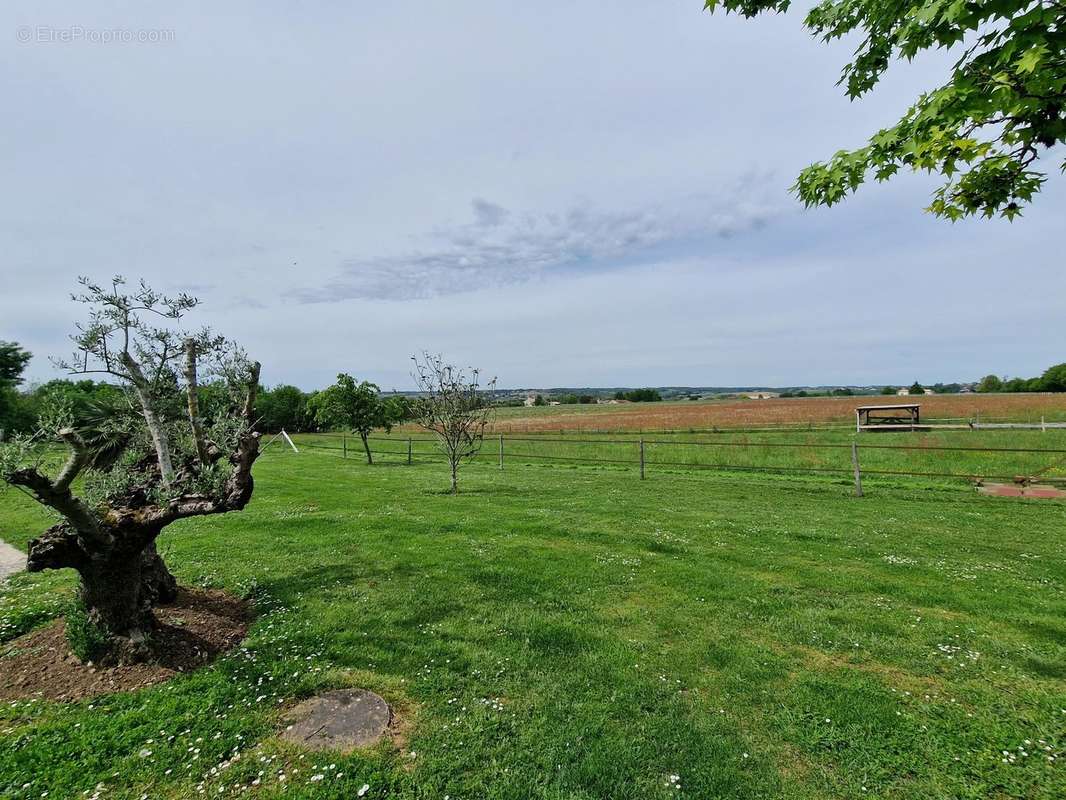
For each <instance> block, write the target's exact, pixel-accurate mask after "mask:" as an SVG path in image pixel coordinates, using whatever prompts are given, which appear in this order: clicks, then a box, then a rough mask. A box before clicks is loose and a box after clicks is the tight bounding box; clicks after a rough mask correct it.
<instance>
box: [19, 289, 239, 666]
mask: <svg viewBox="0 0 1066 800" xmlns="http://www.w3.org/2000/svg"><path fill="white" fill-rule="evenodd" d="M80 283H81V285H82V287H83V291H82V293H81V294H79V295H76V296H75V297H74V299H75V300H76V301H78V302H81V303H84V304H86V305H87V306H89V308H90V309H91V311H90V317H89V322H88V323H87V324H84V325H78V332H77V333H76V334H74V335H73V336H72V337H71V339H72V340H73V341H74V343H75V345H76V347H77V352H76V353H75V355H74V356H73V357H72V358H71V359H69V360H62V361H57V362H56V363H57V365H58V366H61V367H63V368H65V369H67V370H68V371H69V372H70V373H73V374H88V373H103V374H106V375H109V376H110V377H111V378H113V379H115V380H117V381H118V382H119V383H120V384H121V386H122V387H123V388H124V389H125V393H124V396H123V398H122V400H121V401H120V403H118V404H115V405H113V406H102V407H101V408H100V409H99V411H100V413H98V414H96V415H95V416H93V415H92V414H89V415H80V418H76V417H75V414H74V412H73V409H72V408H71V406H70V405H68V404H66V403H63V402H57V403H55V404H53V405H52V406H51V407H50V408H48V409H46V410H45V413H43V414H42V417H41V420H40V430H39V431H38V433H37V434H36V435H34V436H32V437H21V438H18V439H16V440H14V441H12V442H11V443H10V444H7V445H5V446H4V447H3V449H2V450H0V477H2V478H3V479H4V480H5V481H6V482H7V483H9V484H11V485H13V486H16V487H19V488H21V489H24V490H27V491H28V492H29V493H31V494H32V495H33V497H34V498H35V499H36V500H37V501H38V502H40V503H42V504H43V505H45V506H47V507H48V508H50V509H51V510H53V511H54V512H56V513H57V514H58V515H59V516H60V517H61V521H60V522H59V523H57V524H56V525H53V526H52V527H51V528H49V529H48V530H47V531H45V532H44V533H43V534H42V535H41V536H40V537H38V538H36V539H34V540H32V541H31V542H30V547H29V556H28V559H27V569H28V570H29V571H30V572H40V571H42V570H46V569H65V568H72V569H74V570H76V571H77V572H78V574H79V576H80V578H81V584H80V590H79V597H80V600H81V602H82V604H83V605H84V608H85V611H86V612H87V615H88V619H89V622H90V624H92V625H93V626H95V627H96V628H97V629H98V631H99V632H100V633H101V634H102V636H103V639H104V641H105V644H104V646H103V648H102V650H101V652H100V653H98V654H96V657H97V658H98V659H99V660H102V661H106V662H110V663H126V662H130V661H135V660H139V659H142V658H144V657H145V656H146V655H147V648H146V646H145V644H146V642H147V639H148V638H149V636H150V635H151V632H152V629H153V625H154V617H153V615H152V606H153V605H154V604H156V603H157V602H160V601H166V600H167V599H170V598H171V597H172V596H173V593H174V591H175V583H174V579H173V576H171V575H170V573H169V571H168V570H167V569H166V566H165V565H164V564H163V561H162V559H161V558H160V557H159V556H158V554H157V553H156V551H155V540H156V537H158V536H159V534H160V533H161V532H162V530H163V529H164V528H165V527H166V526H167V525H169V524H170V523H172V522H175V521H177V520H179V519H184V518H186V517H193V516H201V515H205V514H221V513H225V512H228V511H236V510H239V509H242V508H244V506H245V505H246V504H247V503H248V501H249V499H250V498H251V496H252V474H251V469H252V464H253V462H254V461H255V459H256V457H257V456H258V454H259V434H258V433H256V432H255V431H254V430H253V423H254V421H255V420H254V408H255V399H256V391H257V388H258V386H259V364H258V363H254V362H249V361H248V360H247V358H246V357H245V355H244V353H243V351H241V350H240V349H239V348H237V347H235V346H233V345H232V344H230V343H228V342H226V341H225V340H224V339H222V338H221V337H218V336H214V335H212V334H211V333H210V332H209V331H207V330H204V331H201V332H200V333H198V334H195V335H192V334H189V333H186V332H184V331H182V330H180V329H178V328H176V327H174V326H175V325H176V324H177V323H178V322H179V321H180V320H181V318H182V316H183V315H184V314H185V313H186V312H187V311H189V310H191V309H192V308H194V307H195V306H196V305H197V304H198V302H199V301H197V300H196V299H195V298H193V297H191V296H189V295H186V294H179V295H177V296H176V297H167V296H165V295H162V294H159V293H157V292H155V291H154V290H152V289H151V288H150V287H148V286H147V285H146V284H145V283H144V282H143V281H142V282H141V283H140V285H139V286H138V287H137V288H136V289H134V290H132V291H127V290H126V288H125V281H124V280H123V279H122V278H121V277H117V278H115V279H113V281H112V283H111V285H110V286H100V285H97V284H94V283H92V282H90V281H89V280H88V279H84V278H83V279H81V281H80ZM149 320H152V321H155V322H157V323H159V325H160V326H157V325H155V324H151V323H150V322H149ZM205 367H207V368H209V369H210V370H211V371H212V372H213V373H214V374H215V375H216V376H217V377H218V378H219V380H220V381H221V382H223V383H224V385H225V386H226V387H227V388H228V390H229V395H230V402H229V404H228V407H227V408H226V410H225V412H224V413H220V414H218V415H217V416H216V417H215V418H213V419H210V420H206V421H205V420H204V419H202V418H201V414H200V408H199V395H198V391H197V389H198V385H199V376H198V371H200V370H202V369H203V368H205ZM52 442H55V443H62V444H63V445H65V446H66V448H67V451H68V455H67V457H66V460H65V463H63V465H62V466H61V467H60V468H59V469H58V472H56V473H55V475H54V477H51V476H50V475H49V474H48V473H49V472H51V471H52V470H50V469H49V466H50V464H49V457H50V454H51V453H52V452H54V451H53V448H52V447H51V443H52ZM79 477H81V478H83V482H82V484H81V486H80V489H79V494H75V493H74V482H75V479H77V478H79Z"/></svg>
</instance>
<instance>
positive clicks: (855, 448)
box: [851, 442, 862, 497]
mask: <svg viewBox="0 0 1066 800" xmlns="http://www.w3.org/2000/svg"><path fill="white" fill-rule="evenodd" d="M851 466H852V468H853V469H854V470H855V496H856V497H862V472H861V471H860V470H859V445H858V444H857V443H855V442H852V443H851Z"/></svg>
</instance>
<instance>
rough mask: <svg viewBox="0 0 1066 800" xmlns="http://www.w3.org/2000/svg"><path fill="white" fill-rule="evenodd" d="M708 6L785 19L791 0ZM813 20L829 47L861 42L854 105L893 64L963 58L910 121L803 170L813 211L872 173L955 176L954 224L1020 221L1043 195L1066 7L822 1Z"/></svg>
mask: <svg viewBox="0 0 1066 800" xmlns="http://www.w3.org/2000/svg"><path fill="white" fill-rule="evenodd" d="M705 5H706V7H707V8H708V9H710V10H711V11H713V10H714V9H716V8H718V7H719V6H720V7H723V8H724V9H725V10H726V11H727V12H730V11H733V12H736V13H738V14H741V15H743V16H745V17H753V16H755V15H756V14H759V13H760V12H763V11H778V12H783V11H785V10H786V9H788V7H789V6H790V5H791V0H706V3H705ZM804 24H805V26H806V27H807V28H808V29H809V30H810V31H811V32H812V33H813V34H815V35H817V36H820V37H821V38H822V39H823V40H825V41H831V40H833V39H841V38H845V37H848V38H851V37H855V39H856V41H858V42H859V44H858V48H857V50H856V51H855V57H854V60H853V61H852V62H851V63H850V64H848V65H847V66H845V67H844V70H843V74H842V75H841V78H840V83H842V84H845V85H846V87H847V93H848V96H849V97H850V98H852V99H855V98H857V97H860V96H862V95H864V94H866V92H868V91H870V90H871V89H873V87H874V86H876V85H877V83H878V82H879V81H880V80H881V78H882V77H883V76H884V74H885V72H886V71H887V70H888V67H889V65H890V64H891V63H892V61H893V60H904V59H906V60H910V59H912V58H914V57H915V56H916V55H918V54H919V53H920V52H922V51H923V50H932V49H945V50H946V49H949V48H952V47H957V48H958V49H959V50H960V51H961V53H960V55H959V58H958V60H957V61H956V62H955V65H954V67H953V68H952V73H951V76H950V78H949V79H948V80H947V82H946V83H944V84H943V85H942V86H940V87H938V88H935V89H933V90H932V91H929V92H927V93H925V94H923V95H921V96H920V97H919V98H918V100H917V101H916V102H915V103H914V105H913V106H911V108H910V109H909V110H908V111H907V112H906V113H905V114H904V115H903V117H902V119H900V121H899V122H897V123H896V124H895V125H893V126H892V127H890V128H886V129H884V130H881V131H879V132H878V133H877V134H876V135H874V136H873V137H871V138H870V140H869V142H868V143H867V144H866V146H865V147H860V148H858V149H857V150H850V151H849V150H841V151H840V152H838V153H836V155H834V156H833V157H832V158H831V159H830V160H829V161H828V162H826V163H820V164H814V165H812V166H810V167H807V168H806V169H804V170H803V171H802V172H801V173H800V175H799V178H798V179H797V180H796V184H795V186H793V187H792V188H793V191H794V192H796V194H798V195H799V197H800V199H801V200H803V202H804V203H805V204H806V205H808V206H812V205H827V206H828V205H833V204H834V203H836V202H838V201H840V200H842V199H843V198H844V197H845V196H846V195H847V194H848V193H849V192H852V191H855V190H856V189H857V188H858V187H859V186H860V185H861V184H862V183H864V182H865V181H866V179H867V177H868V176H869V175H870V174H871V173H872V174H873V176H874V177H875V178H876V179H877V180H879V181H883V180H887V179H889V178H890V177H892V176H893V175H894V174H895V173H896V172H898V171H899V169H900V168H901V167H906V168H909V169H912V170H925V171H930V172H939V173H940V174H941V175H943V176H944V177H945V178H946V181H945V183H944V185H943V186H941V187H940V188H939V189H937V191H936V193H935V195H934V198H933V202H932V204H931V205H930V206H929V209H928V210H930V211H932V212H933V213H934V214H937V215H939V216H942V217H946V218H947V219H950V220H956V219H959V218H960V217H963V216H968V215H971V214H978V213H979V214H983V215H984V216H986V217H991V216H993V215H995V214H1000V215H1001V216H1003V217H1006V218H1007V219H1012V218H1013V217H1015V216H1016V215H1018V214H1019V213H1021V212H1020V209H1021V206H1022V205H1024V204H1026V203H1028V202H1029V201H1030V200H1031V199H1032V197H1033V195H1034V194H1035V193H1036V192H1038V191H1039V190H1040V188H1041V186H1042V185H1043V183H1044V181H1045V180H1046V176H1045V175H1044V174H1043V173H1042V172H1038V171H1037V170H1035V169H1033V166H1034V164H1035V162H1036V161H1037V159H1038V158H1039V156H1040V155H1041V154H1042V153H1044V152H1045V151H1047V150H1049V149H1051V148H1054V147H1055V146H1056V145H1058V144H1061V143H1062V142H1064V141H1066V37H1064V36H1063V29H1064V26H1066V5H1064V4H1063V3H1062V2H1061V0H1000V2H995V3H981V2H963V0H901V1H900V2H892V3H890V2H886V0H823V2H820V3H819V4H818V5H816V6H815V7H814V8H813V9H811V11H810V12H809V13H808V14H807V17H806V20H805V22H804ZM1060 154H1061V153H1060ZM1064 168H1066V165H1064Z"/></svg>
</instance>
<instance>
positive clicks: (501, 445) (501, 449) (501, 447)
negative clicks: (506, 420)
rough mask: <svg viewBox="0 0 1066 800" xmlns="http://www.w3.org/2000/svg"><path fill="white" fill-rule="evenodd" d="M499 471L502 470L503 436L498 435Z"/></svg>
mask: <svg viewBox="0 0 1066 800" xmlns="http://www.w3.org/2000/svg"><path fill="white" fill-rule="evenodd" d="M500 469H503V434H502V433H501V434H500Z"/></svg>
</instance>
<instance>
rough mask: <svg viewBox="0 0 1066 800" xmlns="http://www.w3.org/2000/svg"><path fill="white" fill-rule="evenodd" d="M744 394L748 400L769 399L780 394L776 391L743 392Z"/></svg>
mask: <svg viewBox="0 0 1066 800" xmlns="http://www.w3.org/2000/svg"><path fill="white" fill-rule="evenodd" d="M744 396H745V397H746V398H748V399H749V400H771V399H773V398H775V397H780V396H781V395H779V394H778V393H777V392H745V394H744Z"/></svg>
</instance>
